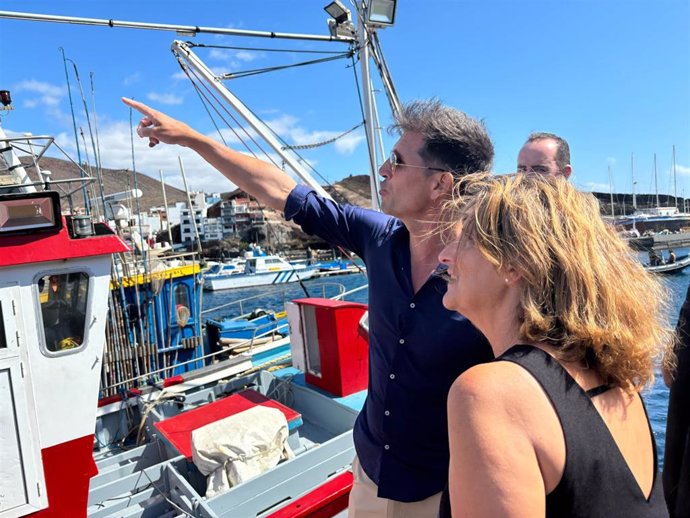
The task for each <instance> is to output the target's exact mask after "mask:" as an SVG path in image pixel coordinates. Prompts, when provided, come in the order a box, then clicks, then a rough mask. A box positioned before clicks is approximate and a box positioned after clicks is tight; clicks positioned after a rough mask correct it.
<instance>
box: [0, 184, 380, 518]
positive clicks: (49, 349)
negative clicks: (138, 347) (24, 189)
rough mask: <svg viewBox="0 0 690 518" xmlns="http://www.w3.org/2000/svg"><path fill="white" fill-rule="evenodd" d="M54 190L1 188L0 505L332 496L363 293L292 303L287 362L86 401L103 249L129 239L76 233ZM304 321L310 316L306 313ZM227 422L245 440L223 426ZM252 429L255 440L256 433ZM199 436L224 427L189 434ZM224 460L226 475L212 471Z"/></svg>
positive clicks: (97, 358)
mask: <svg viewBox="0 0 690 518" xmlns="http://www.w3.org/2000/svg"><path fill="white" fill-rule="evenodd" d="M59 203H60V201H59V195H58V193H57V192H55V191H44V192H30V193H15V194H0V211H2V213H3V214H5V215H7V217H6V218H4V219H3V221H2V224H0V246H2V247H3V250H5V251H6V252H8V253H5V254H2V257H1V258H0V272H1V274H2V278H3V279H5V280H7V279H12V281H11V282H6V281H3V283H2V284H0V323H1V324H2V326H0V327H1V329H0V391H1V393H2V396H3V405H2V407H0V408H2V412H0V424H1V425H2V430H4V434H3V435H4V437H6V440H3V442H2V455H3V462H2V463H1V464H0V480H2V488H3V495H4V497H3V499H2V500H1V501H0V513H1V515H2V516H27V515H33V516H65V517H66V516H69V517H78V516H87V515H88V516H94V517H105V516H179V515H186V516H208V517H220V516H229V515H231V516H274V517H275V516H296V515H298V514H299V513H298V511H299V512H302V511H305V510H306V511H309V512H321V511H323V510H324V509H328V510H332V511H333V512H337V511H339V510H341V509H343V508H344V506H345V505H346V499H347V492H348V490H349V487H350V485H351V480H352V477H351V474H350V473H349V472H348V471H347V467H348V464H349V462H350V460H351V458H352V456H353V454H354V452H353V446H352V432H351V428H352V425H353V423H354V420H355V418H356V415H357V411H358V410H359V408H360V407H361V404H362V402H363V395H362V392H361V391H362V389H363V388H365V387H366V380H367V361H366V360H367V346H366V342H365V341H364V340H363V338H362V337H361V335H358V334H357V332H356V325H357V322H358V321H359V319H360V318H361V316H362V314H363V312H364V311H365V309H366V306H365V305H363V304H352V303H347V302H339V301H331V300H327V299H304V300H299V301H295V302H293V303H292V306H291V309H290V312H291V314H292V320H291V325H292V329H293V335H292V338H291V343H290V347H291V348H292V352H293V354H292V358H293V366H290V367H288V368H283V369H281V370H277V371H275V372H274V373H270V372H268V371H266V370H260V371H258V370H257V371H255V372H249V371H247V370H246V369H245V370H244V372H243V376H241V377H237V376H235V377H234V378H233V375H234V374H236V373H237V369H238V364H237V362H232V361H228V362H224V363H223V364H221V365H217V366H215V368H212V369H209V368H204V369H197V370H195V371H194V372H193V373H192V374H193V375H191V376H189V377H186V378H185V377H182V376H177V377H173V378H172V379H169V380H166V382H165V383H164V384H163V386H161V387H158V388H156V387H148V388H146V389H144V390H140V389H135V390H130V391H128V392H127V393H126V394H125V393H123V394H122V395H120V397H118V398H117V401H113V402H104V401H103V400H102V401H101V403H100V404H99V405H98V406H97V402H98V401H97V400H98V394H99V381H100V380H99V376H100V370H101V366H102V362H103V357H104V356H103V353H104V348H105V335H106V321H107V319H106V318H105V316H106V314H107V307H108V298H109V296H110V294H111V286H110V282H111V278H110V269H111V261H112V256H113V254H118V253H123V252H126V251H128V246H127V245H126V244H125V243H124V241H123V240H122V239H121V238H119V237H118V236H117V235H115V234H114V233H113V232H112V231H111V230H110V229H108V227H107V226H106V225H104V224H102V223H96V224H95V225H94V226H93V231H92V232H91V233H87V232H85V229H84V226H83V225H80V226H79V232H77V231H76V230H75V228H76V227H75V225H74V222H73V221H72V219H71V218H69V217H64V216H62V215H61V214H60V209H59ZM46 245H49V246H46ZM315 320H317V321H320V322H324V323H323V324H321V326H322V327H323V329H321V330H319V329H318V327H317V329H312V328H311V327H310V326H309V325H310V324H311V323H313V322H314V321H315ZM314 331H317V333H316V334H315V333H314ZM318 335H320V336H321V337H323V336H330V337H331V338H330V339H323V338H319V336H318ZM211 367H213V366H211ZM298 367H300V369H298ZM327 375H330V376H327ZM334 375H335V376H334ZM228 378H231V379H230V381H228ZM108 407H116V411H115V412H112V411H110V409H109V408H108ZM240 423H242V426H244V427H245V428H247V427H248V429H249V430H251V431H252V434H253V436H254V440H253V442H247V441H246V440H244V441H243V440H242V438H241V437H240V438H238V437H237V436H236V435H234V434H233V433H232V430H234V429H236V427H237V426H238V425H239V424H240ZM94 425H95V431H94ZM209 427H210V428H209ZM262 433H263V434H264V436H266V437H269V439H266V440H264V441H262V439H260V438H259V439H257V438H256V437H257V436H258V435H261V434H262ZM276 433H278V435H279V436H280V438H281V440H280V444H279V447H278V450H279V454H278V455H272V456H269V455H267V456H266V457H267V458H266V459H264V461H263V462H262V463H260V464H261V465H260V466H259V467H257V466H256V465H253V464H252V463H249V464H248V463H246V462H244V461H242V460H241V459H238V458H235V459H232V458H227V456H226V458H225V459H224V460H222V459H220V457H218V455H221V453H220V452H221V451H223V444H221V443H222V442H223V441H225V442H226V445H227V443H228V441H229V444H230V445H231V447H233V448H235V449H238V448H245V449H246V451H256V449H257V448H258V449H259V450H262V449H265V448H267V447H268V446H270V445H271V444H273V440H274V438H275V434H276ZM209 434H210V435H209ZM133 435H136V439H137V440H136V441H135V442H134V443H131V442H130V443H128V442H127V440H128V439H130V440H133V439H134V438H135V437H133ZM204 435H205V436H206V437H207V438H208V437H223V438H224V439H223V440H222V441H220V442H217V443H216V444H214V445H209V444H206V445H205V446H204V445H202V444H201V443H200V442H199V440H200V439H199V437H202V436H204ZM202 442H203V441H202ZM211 442H213V441H211ZM125 445H126V447H125ZM94 446H95V450H94ZM200 455H201V456H202V457H204V458H206V459H207V461H206V462H204V461H201V460H200V457H199V456H200ZM221 456H222V455H221ZM283 456H284V457H285V460H284V462H282V463H280V464H278V462H279V461H280V460H281V458H282V457H283ZM250 457H251V455H250ZM268 457H270V458H268ZM214 458H215V459H216V461H218V462H217V463H218V468H217V469H215V470H214V469H211V468H209V465H212V464H213V462H215V461H213V459H214ZM233 463H234V465H235V468H233V471H232V476H231V478H232V484H230V483H229V482H228V481H227V479H228V476H229V475H228V474H229V473H230V470H228V471H227V472H226V471H225V470H226V468H227V467H228V466H231V465H233ZM266 467H268V468H269V469H268V471H266ZM262 472H263V474H262V475H261V476H258V477H256V476H254V475H257V474H260V473H262Z"/></svg>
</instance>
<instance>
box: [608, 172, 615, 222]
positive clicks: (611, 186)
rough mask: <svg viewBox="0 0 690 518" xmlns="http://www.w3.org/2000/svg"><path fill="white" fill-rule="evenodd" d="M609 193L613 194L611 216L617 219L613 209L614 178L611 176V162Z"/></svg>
mask: <svg viewBox="0 0 690 518" xmlns="http://www.w3.org/2000/svg"><path fill="white" fill-rule="evenodd" d="M609 194H610V195H611V217H612V218H614V220H615V219H616V212H615V211H614V209H613V179H612V178H611V164H609Z"/></svg>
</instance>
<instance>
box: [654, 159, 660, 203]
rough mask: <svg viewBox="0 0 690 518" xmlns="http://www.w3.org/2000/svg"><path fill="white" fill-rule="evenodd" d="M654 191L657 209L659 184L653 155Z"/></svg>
mask: <svg viewBox="0 0 690 518" xmlns="http://www.w3.org/2000/svg"><path fill="white" fill-rule="evenodd" d="M654 191H655V192H656V208H657V209H658V208H659V207H660V205H659V183H658V182H657V177H656V153H654Z"/></svg>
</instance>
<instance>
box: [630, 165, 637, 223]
mask: <svg viewBox="0 0 690 518" xmlns="http://www.w3.org/2000/svg"><path fill="white" fill-rule="evenodd" d="M630 175H631V176H632V203H633V214H634V213H635V211H636V210H637V195H636V194H635V184H636V183H637V182H636V181H635V155H634V153H630Z"/></svg>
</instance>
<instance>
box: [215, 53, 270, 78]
mask: <svg viewBox="0 0 690 518" xmlns="http://www.w3.org/2000/svg"><path fill="white" fill-rule="evenodd" d="M265 58H266V53H265V52H259V51H253V50H231V49H211V50H210V52H209V53H208V60H211V61H219V62H221V63H223V66H224V67H226V68H231V69H237V68H240V67H242V65H244V64H246V63H251V62H252V61H256V60H259V59H265ZM216 68H218V67H216ZM223 73H227V71H225V72H223ZM218 75H220V74H218Z"/></svg>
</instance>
